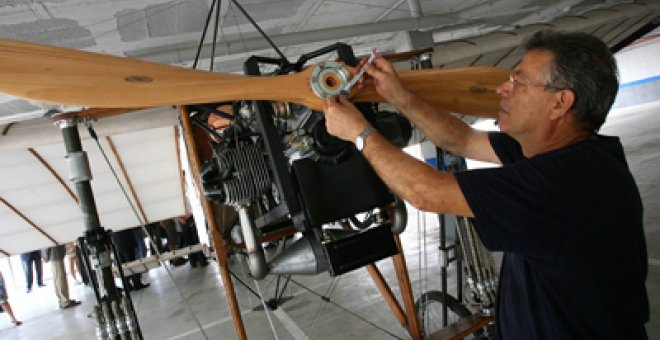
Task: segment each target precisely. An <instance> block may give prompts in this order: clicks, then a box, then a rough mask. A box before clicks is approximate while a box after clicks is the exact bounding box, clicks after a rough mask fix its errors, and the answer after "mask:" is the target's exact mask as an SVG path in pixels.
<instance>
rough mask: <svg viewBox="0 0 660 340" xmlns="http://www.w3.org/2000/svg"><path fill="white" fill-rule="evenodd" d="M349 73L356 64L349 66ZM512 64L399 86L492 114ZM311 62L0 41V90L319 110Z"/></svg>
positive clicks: (81, 102)
mask: <svg viewBox="0 0 660 340" xmlns="http://www.w3.org/2000/svg"><path fill="white" fill-rule="evenodd" d="M347 68H348V70H349V72H350V73H351V74H355V69H353V68H350V67H347ZM509 72H510V70H508V69H503V68H493V67H469V68H456V69H429V70H416V71H401V72H400V73H399V75H400V77H401V79H402V81H403V82H404V83H405V85H406V86H407V87H408V88H409V89H410V90H412V91H413V92H415V93H416V94H417V95H418V96H420V97H421V98H423V99H425V100H427V101H428V102H430V103H431V104H433V105H437V106H440V107H443V108H444V109H447V110H450V111H454V112H459V113H464V114H469V115H474V116H478V117H491V118H492V117H496V116H497V111H498V107H499V97H498V96H497V94H496V93H495V88H496V87H497V86H498V85H499V84H501V83H502V82H504V81H505V80H506V79H507V75H508V74H509ZM311 73H312V67H310V68H307V69H306V70H304V71H302V72H299V73H295V74H290V75H283V76H263V77H255V76H242V75H234V74H226V73H212V72H206V71H198V70H191V69H185V68H181V67H175V66H170V65H164V64H158V63H152V62H146V61H140V60H134V59H129V58H124V57H117V56H111V55H105V54H99V53H92V52H85V51H78V50H72V49H67V48H61V47H53V46H45V45H37V44H32V43H26V42H20V41H13V40H5V39H0V92H2V93H6V94H9V95H13V96H16V97H20V98H25V99H30V100H37V101H43V102H49V103H55V104H62V105H72V106H83V107H92V108H127V107H158V106H168V105H186V104H197V103H211V102H219V101H231V100H241V99H243V100H272V101H287V102H293V103H298V104H302V105H305V106H308V107H310V108H312V109H314V110H318V111H320V110H321V109H322V107H323V102H324V100H323V99H322V98H320V97H319V96H317V95H316V94H315V93H314V91H313V89H312V86H311V85H310V80H309V79H310V75H311ZM350 97H351V99H352V101H354V102H384V99H383V98H382V97H380V96H379V95H378V94H377V93H376V92H375V90H374V89H373V88H363V89H356V88H355V89H354V90H353V91H352V92H351V94H350Z"/></svg>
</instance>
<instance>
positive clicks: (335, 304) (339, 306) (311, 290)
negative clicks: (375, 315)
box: [291, 279, 404, 340]
mask: <svg viewBox="0 0 660 340" xmlns="http://www.w3.org/2000/svg"><path fill="white" fill-rule="evenodd" d="M291 282H293V283H294V284H296V285H297V286H298V287H300V288H302V289H304V290H306V291H308V292H310V293H312V294H314V295H316V296H318V297H319V298H321V299H322V300H323V301H324V303H325V304H326V305H327V304H332V305H333V306H335V307H337V308H339V309H341V310H342V311H344V312H346V313H347V314H349V315H351V316H353V317H355V318H357V319H359V320H361V321H363V322H365V323H368V324H369V325H371V326H373V327H374V328H376V329H378V330H380V331H382V332H383V333H385V334H388V335H390V336H391V337H392V338H394V339H399V340H403V339H404V338H402V337H399V336H398V335H396V334H394V333H392V332H390V331H388V330H387V329H385V328H383V327H381V326H379V325H377V324H376V323H374V322H372V321H370V320H368V319H366V318H365V317H363V316H361V315H359V314H357V313H355V312H353V311H351V310H350V309H348V308H346V307H344V306H342V305H340V304H338V303H336V302H334V301H333V300H331V299H330V297H329V296H328V295H322V294H319V293H317V292H316V291H314V290H313V289H310V288H309V287H307V286H305V285H303V284H302V283H300V282H298V281H296V280H294V279H291Z"/></svg>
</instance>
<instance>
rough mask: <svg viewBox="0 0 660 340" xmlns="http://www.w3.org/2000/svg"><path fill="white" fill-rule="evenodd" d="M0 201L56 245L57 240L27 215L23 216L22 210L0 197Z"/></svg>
mask: <svg viewBox="0 0 660 340" xmlns="http://www.w3.org/2000/svg"><path fill="white" fill-rule="evenodd" d="M0 202H2V203H3V204H4V205H5V206H7V208H9V209H10V210H11V211H13V212H14V214H16V215H18V216H20V217H21V218H22V219H23V221H25V222H27V224H29V225H31V226H32V228H34V229H35V230H36V231H38V232H40V233H41V234H42V235H44V236H46V238H48V239H49V240H50V241H51V242H53V244H54V245H58V244H59V243H57V241H55V239H54V238H53V237H52V236H50V235H49V234H48V233H47V232H45V231H44V230H43V229H41V228H40V227H39V226H38V225H36V224H35V223H34V222H32V220H30V219H29V218H28V217H27V216H25V215H24V214H23V213H22V212H20V211H19V210H18V209H16V207H14V206H13V205H11V204H10V203H9V202H7V201H6V200H5V199H4V198H2V197H0Z"/></svg>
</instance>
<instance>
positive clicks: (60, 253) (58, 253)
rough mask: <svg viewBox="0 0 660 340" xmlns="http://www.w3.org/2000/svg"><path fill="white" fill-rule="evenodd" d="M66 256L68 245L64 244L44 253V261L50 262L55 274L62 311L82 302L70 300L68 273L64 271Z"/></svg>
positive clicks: (56, 292)
mask: <svg viewBox="0 0 660 340" xmlns="http://www.w3.org/2000/svg"><path fill="white" fill-rule="evenodd" d="M64 256H66V245H64V244H60V245H57V246H54V247H50V248H47V249H44V250H43V251H42V257H43V259H44V261H46V262H49V261H50V268H51V271H52V272H53V285H54V286H55V294H56V295H57V300H58V302H59V305H60V308H61V309H67V308H71V307H75V306H78V305H80V301H77V300H73V299H70V298H69V281H68V280H67V278H66V271H65V269H64Z"/></svg>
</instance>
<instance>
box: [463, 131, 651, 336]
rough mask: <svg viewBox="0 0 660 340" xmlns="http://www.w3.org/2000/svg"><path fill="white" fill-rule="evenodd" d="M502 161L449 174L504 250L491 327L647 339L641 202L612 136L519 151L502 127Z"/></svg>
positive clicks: (492, 244)
mask: <svg viewBox="0 0 660 340" xmlns="http://www.w3.org/2000/svg"><path fill="white" fill-rule="evenodd" d="M489 138H490V142H491V144H492V146H493V148H494V149H495V152H496V153H497V155H498V156H499V158H500V160H501V161H502V164H503V166H502V167H499V168H492V169H479V170H472V171H465V172H461V173H457V174H456V178H457V180H458V183H459V185H460V187H461V190H462V191H463V194H464V195H465V198H466V200H467V202H468V204H469V205H470V208H471V209H472V211H473V212H474V215H475V220H476V223H475V227H476V229H477V232H478V233H479V235H480V237H481V238H482V240H483V242H484V244H485V245H486V246H487V247H488V248H489V249H490V250H494V251H503V252H504V253H505V255H504V259H503V263H502V268H501V272H500V281H499V287H498V300H497V322H496V325H497V328H498V333H499V335H500V338H501V340H509V339H523V340H529V339H646V338H647V335H646V332H645V329H644V324H645V323H646V322H647V321H648V320H649V305H648V297H647V294H646V287H645V280H646V273H647V266H648V265H647V261H648V260H647V254H646V241H645V238H644V230H643V223H642V212H643V211H642V202H641V198H640V194H639V191H638V189H637V185H636V184H635V181H634V179H633V177H632V175H631V173H630V170H629V168H628V164H627V162H626V159H625V156H624V153H623V147H622V146H621V143H620V141H619V139H618V138H616V137H606V136H598V138H597V139H588V140H583V141H581V142H578V143H576V144H573V145H570V146H568V147H565V148H563V149H560V150H555V151H550V152H547V153H544V154H540V155H537V156H534V157H531V158H526V157H525V156H524V155H523V154H522V151H521V148H520V145H519V144H518V143H517V142H516V141H515V140H514V139H512V138H511V137H509V136H508V135H506V134H503V133H491V134H490V136H489Z"/></svg>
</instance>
